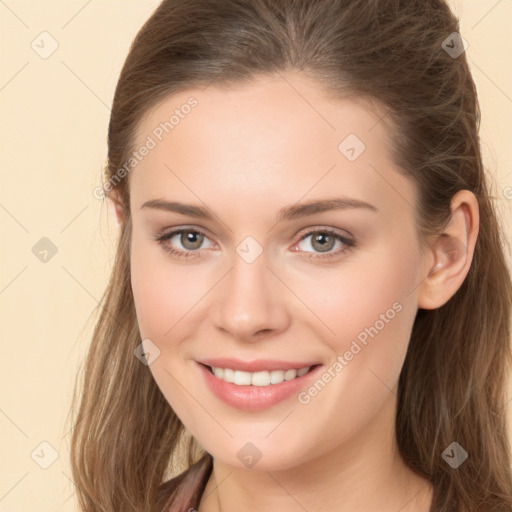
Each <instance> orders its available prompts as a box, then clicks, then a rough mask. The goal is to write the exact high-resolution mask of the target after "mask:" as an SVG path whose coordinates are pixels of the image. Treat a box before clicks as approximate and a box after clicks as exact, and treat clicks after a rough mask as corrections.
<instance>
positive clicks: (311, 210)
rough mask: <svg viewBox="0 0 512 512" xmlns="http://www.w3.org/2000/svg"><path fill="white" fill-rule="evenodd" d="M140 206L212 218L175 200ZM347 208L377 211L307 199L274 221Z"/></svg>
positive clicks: (348, 202) (345, 201) (355, 203)
mask: <svg viewBox="0 0 512 512" xmlns="http://www.w3.org/2000/svg"><path fill="white" fill-rule="evenodd" d="M142 208H152V209H156V210H164V211H168V212H175V213H181V214H182V215H188V216H189V217H197V218H202V219H209V220H213V218H214V215H213V213H212V212H211V210H209V209H208V208H203V207H202V206H195V205H191V204H184V203H179V202H176V201H165V200H163V199H152V200H151V201H146V202H145V203H144V204H143V205H142V206H141V209H142ZM348 208H366V209H369V210H371V211H375V212H377V211H378V209H377V208H376V207H375V206H373V205H371V204H369V203H366V202H364V201H360V200H359V199H351V198H347V197H341V198H334V199H322V200H317V201H308V202H307V203H297V204H293V205H290V206H285V207H284V208H281V209H280V210H279V212H278V214H277V217H276V222H281V221H283V220H294V219H300V218H302V217H307V216H309V215H314V214H315V213H322V212H326V211H330V210H344V209H348Z"/></svg>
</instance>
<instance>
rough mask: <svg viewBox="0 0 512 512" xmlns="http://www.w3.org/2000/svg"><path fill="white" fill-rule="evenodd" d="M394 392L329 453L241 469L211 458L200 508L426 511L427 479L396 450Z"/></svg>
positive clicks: (207, 511) (223, 511)
mask: <svg viewBox="0 0 512 512" xmlns="http://www.w3.org/2000/svg"><path fill="white" fill-rule="evenodd" d="M395 406H396V396H395V395H394V394H392V393H390V399H389V400H388V402H386V403H385V404H384V405H383V407H382V410H381V411H380V412H379V415H378V416H379V417H378V418H376V421H375V422H373V423H372V424H371V425H369V426H367V428H365V430H364V431H361V432H359V433H358V434H357V436H354V437H352V438H350V439H348V440H346V441H345V442H344V443H343V444H341V445H339V446H337V447H336V449H333V450H331V451H330V452H328V453H324V454H320V455H318V456H317V457H315V458H308V459H307V461H304V462H303V463H301V464H298V465H296V466H294V467H293V468H289V469H286V470H276V471H258V469H257V465H256V466H255V467H254V469H252V470H249V471H248V470H243V469H239V468H235V467H232V466H228V465H226V464H224V463H222V462H221V461H219V460H217V459H214V463H213V469H212V474H211V476H210V479H209V481H208V484H207V486H206V489H205V491H204V493H203V499H202V500H201V504H200V507H199V512H232V511H234V510H244V511H245V512H252V511H259V510H268V511H279V512H303V511H304V510H309V511H315V510H322V512H335V511H336V512H339V511H340V510H342V511H343V512H360V511H363V510H364V511H365V512H388V511H389V512H396V511H397V510H400V512H429V510H430V503H431V499H432V486H431V484H430V482H429V481H428V480H426V479H424V478H423V477H421V476H420V475H417V474H416V473H414V472H413V471H412V470H411V469H410V468H409V467H408V466H407V465H406V464H405V462H404V461H403V459H402V458H401V457H400V455H399V454H398V451H397V445H396V440H395V436H394V414H395Z"/></svg>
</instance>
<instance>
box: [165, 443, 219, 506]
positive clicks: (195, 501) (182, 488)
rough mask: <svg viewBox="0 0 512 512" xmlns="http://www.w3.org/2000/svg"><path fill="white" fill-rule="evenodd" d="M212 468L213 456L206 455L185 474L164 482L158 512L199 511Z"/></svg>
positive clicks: (184, 472)
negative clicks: (175, 511) (191, 509)
mask: <svg viewBox="0 0 512 512" xmlns="http://www.w3.org/2000/svg"><path fill="white" fill-rule="evenodd" d="M212 467H213V460H212V456H211V455H210V454H209V453H206V454H205V455H203V457H201V458H200V459H199V460H198V461H197V462H196V463H195V464H193V465H192V466H190V467H189V468H188V469H186V470H185V471H183V473H180V474H179V475H178V476H176V477H174V478H172V479H171V480H168V481H167V482H164V483H163V484H162V485H161V486H160V489H159V499H158V504H157V508H156V512H172V511H174V510H180V511H187V510H189V509H190V508H193V509H196V510H197V508H198V506H199V501H200V499H201V496H202V494H203V492H204V488H205V487H206V484H207V482H208V479H209V478H210V474H211V471H212Z"/></svg>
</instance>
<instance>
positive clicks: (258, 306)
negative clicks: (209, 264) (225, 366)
mask: <svg viewBox="0 0 512 512" xmlns="http://www.w3.org/2000/svg"><path fill="white" fill-rule="evenodd" d="M264 255H265V253H263V254H261V255H260V256H259V257H258V258H257V259H256V260H255V261H253V262H252V263H248V262H246V261H245V260H244V259H243V258H242V257H240V256H239V255H238V254H235V255H234V257H233V266H232V268H231V270H230V271H229V272H228V273H227V275H226V276H225V277H224V279H223V280H222V282H221V283H219V285H218V286H217V287H216V288H215V289H216V294H215V297H213V299H214V305H213V309H212V312H213V313H212V314H213V319H214V324H215V327H216V328H217V329H219V330H221V331H224V333H226V332H227V333H229V334H230V335H231V336H232V337H233V338H235V339H237V340H240V341H245V342H255V341H258V340H260V339H262V338H265V339H266V338H267V337H272V336H274V335H276V334H277V333H280V332H282V331H284V330H286V328H287V327H288V325H289V324H290V314H289V309H288V308H287V303H286V301H287V294H286V289H285V287H284V285H283V284H282V283H281V282H280V281H279V279H277V277H276V276H275V275H274V272H272V271H271V270H270V269H269V268H268V267H267V264H268V262H267V259H266V258H265V256H264Z"/></svg>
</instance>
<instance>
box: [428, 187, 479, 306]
mask: <svg viewBox="0 0 512 512" xmlns="http://www.w3.org/2000/svg"><path fill="white" fill-rule="evenodd" d="M451 212H452V215H451V219H450V222H449V223H448V225H447V226H446V228H445V229H444V230H443V232H442V233H441V234H440V235H438V236H437V237H435V239H434V241H433V242H432V243H431V251H432V255H433V259H434V264H433V265H431V266H430V268H428V269H427V271H426V277H425V279H424V280H423V282H422V284H421V286H420V291H419V296H418V307H419V308H423V309H437V308H439V307H441V306H442V305H444V304H445V303H446V302H448V300H449V299H450V298H451V297H452V296H453V295H455V293H456V292H457V290H458V289H459V288H460V286H461V285H462V283H463V282H464V280H465V278H466V276H467V274H468V272H469V268H470V267H471V262H472V260H473V254H474V249H475V245H476V240H477V237H478V225H479V213H478V201H477V199H476V197H475V195H474V194H473V193H472V192H470V191H469V190H461V191H459V192H458V193H457V194H455V196H454V197H453V199H452V202H451Z"/></svg>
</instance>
